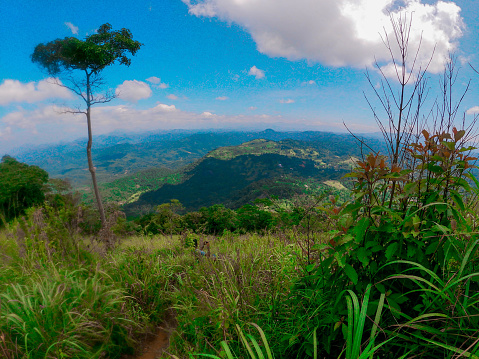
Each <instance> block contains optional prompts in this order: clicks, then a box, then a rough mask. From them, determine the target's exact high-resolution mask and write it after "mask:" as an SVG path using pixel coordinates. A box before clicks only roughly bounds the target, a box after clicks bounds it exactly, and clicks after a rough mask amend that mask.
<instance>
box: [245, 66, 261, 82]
mask: <svg viewBox="0 0 479 359" xmlns="http://www.w3.org/2000/svg"><path fill="white" fill-rule="evenodd" d="M248 75H251V76H254V77H256V79H257V80H259V79H262V78H263V77H264V71H263V70H260V69H258V68H257V67H256V66H253V67H252V68H250V69H249V72H248Z"/></svg>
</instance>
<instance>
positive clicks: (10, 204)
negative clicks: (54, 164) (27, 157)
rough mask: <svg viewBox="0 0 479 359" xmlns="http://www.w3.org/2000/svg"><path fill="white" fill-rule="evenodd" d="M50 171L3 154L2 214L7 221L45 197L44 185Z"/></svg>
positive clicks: (0, 178)
mask: <svg viewBox="0 0 479 359" xmlns="http://www.w3.org/2000/svg"><path fill="white" fill-rule="evenodd" d="M47 182H48V173H47V172H46V171H44V170H42V169H41V168H40V167H37V166H29V165H27V164H25V163H21V162H18V161H17V160H16V159H15V158H13V157H10V156H3V157H2V161H1V162H0V215H2V214H3V216H4V217H5V219H6V220H7V221H9V220H11V219H13V218H15V217H16V216H18V215H20V214H23V213H24V211H25V209H27V208H29V207H31V206H34V205H38V204H41V203H42V202H43V201H44V199H45V193H44V185H45V184H46V183H47Z"/></svg>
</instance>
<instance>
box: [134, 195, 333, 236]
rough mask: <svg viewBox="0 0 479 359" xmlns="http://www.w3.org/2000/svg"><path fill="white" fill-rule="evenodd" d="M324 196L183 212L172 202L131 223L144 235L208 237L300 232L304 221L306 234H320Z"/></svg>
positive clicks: (181, 207)
mask: <svg viewBox="0 0 479 359" xmlns="http://www.w3.org/2000/svg"><path fill="white" fill-rule="evenodd" d="M331 196H332V195H331ZM325 197H326V195H323V196H318V197H313V196H308V195H298V196H296V197H295V198H293V200H279V199H277V198H272V199H269V198H267V199H257V200H256V201H255V203H254V204H247V205H244V206H242V207H240V208H239V209H237V210H233V209H230V208H226V207H225V206H224V205H222V204H215V205H213V206H210V207H202V208H201V209H200V210H199V211H193V212H186V213H185V211H184V208H183V206H182V204H181V203H180V202H179V201H178V200H172V201H171V202H170V203H165V204H162V205H159V206H158V207H157V209H156V212H155V213H149V214H146V215H144V216H142V217H140V218H138V219H135V220H134V223H135V224H136V225H137V226H136V227H135V228H136V231H137V232H138V233H143V234H146V235H155V234H166V235H172V234H184V233H185V232H187V233H196V234H211V235H222V234H224V233H225V232H235V233H236V234H245V233H261V234H265V233H268V232H274V231H283V230H286V229H300V230H303V227H305V226H306V225H305V222H308V223H309V225H308V230H309V231H313V230H314V231H322V230H324V229H325V219H326V217H325V215H324V212H323V211H322V210H321V208H322V207H321V206H320V204H323V203H324V202H325ZM332 197H333V198H334V196H332Z"/></svg>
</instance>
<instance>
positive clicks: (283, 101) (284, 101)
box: [279, 98, 294, 103]
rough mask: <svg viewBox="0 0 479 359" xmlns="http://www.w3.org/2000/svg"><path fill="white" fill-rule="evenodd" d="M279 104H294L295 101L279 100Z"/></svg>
mask: <svg viewBox="0 0 479 359" xmlns="http://www.w3.org/2000/svg"><path fill="white" fill-rule="evenodd" d="M279 103H294V100H293V99H290V98H288V99H287V100H284V99H283V100H279Z"/></svg>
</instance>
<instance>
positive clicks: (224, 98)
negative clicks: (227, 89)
mask: <svg viewBox="0 0 479 359" xmlns="http://www.w3.org/2000/svg"><path fill="white" fill-rule="evenodd" d="M216 99H217V100H219V101H226V100H228V99H229V97H228V96H219V97H217V98H216Z"/></svg>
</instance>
